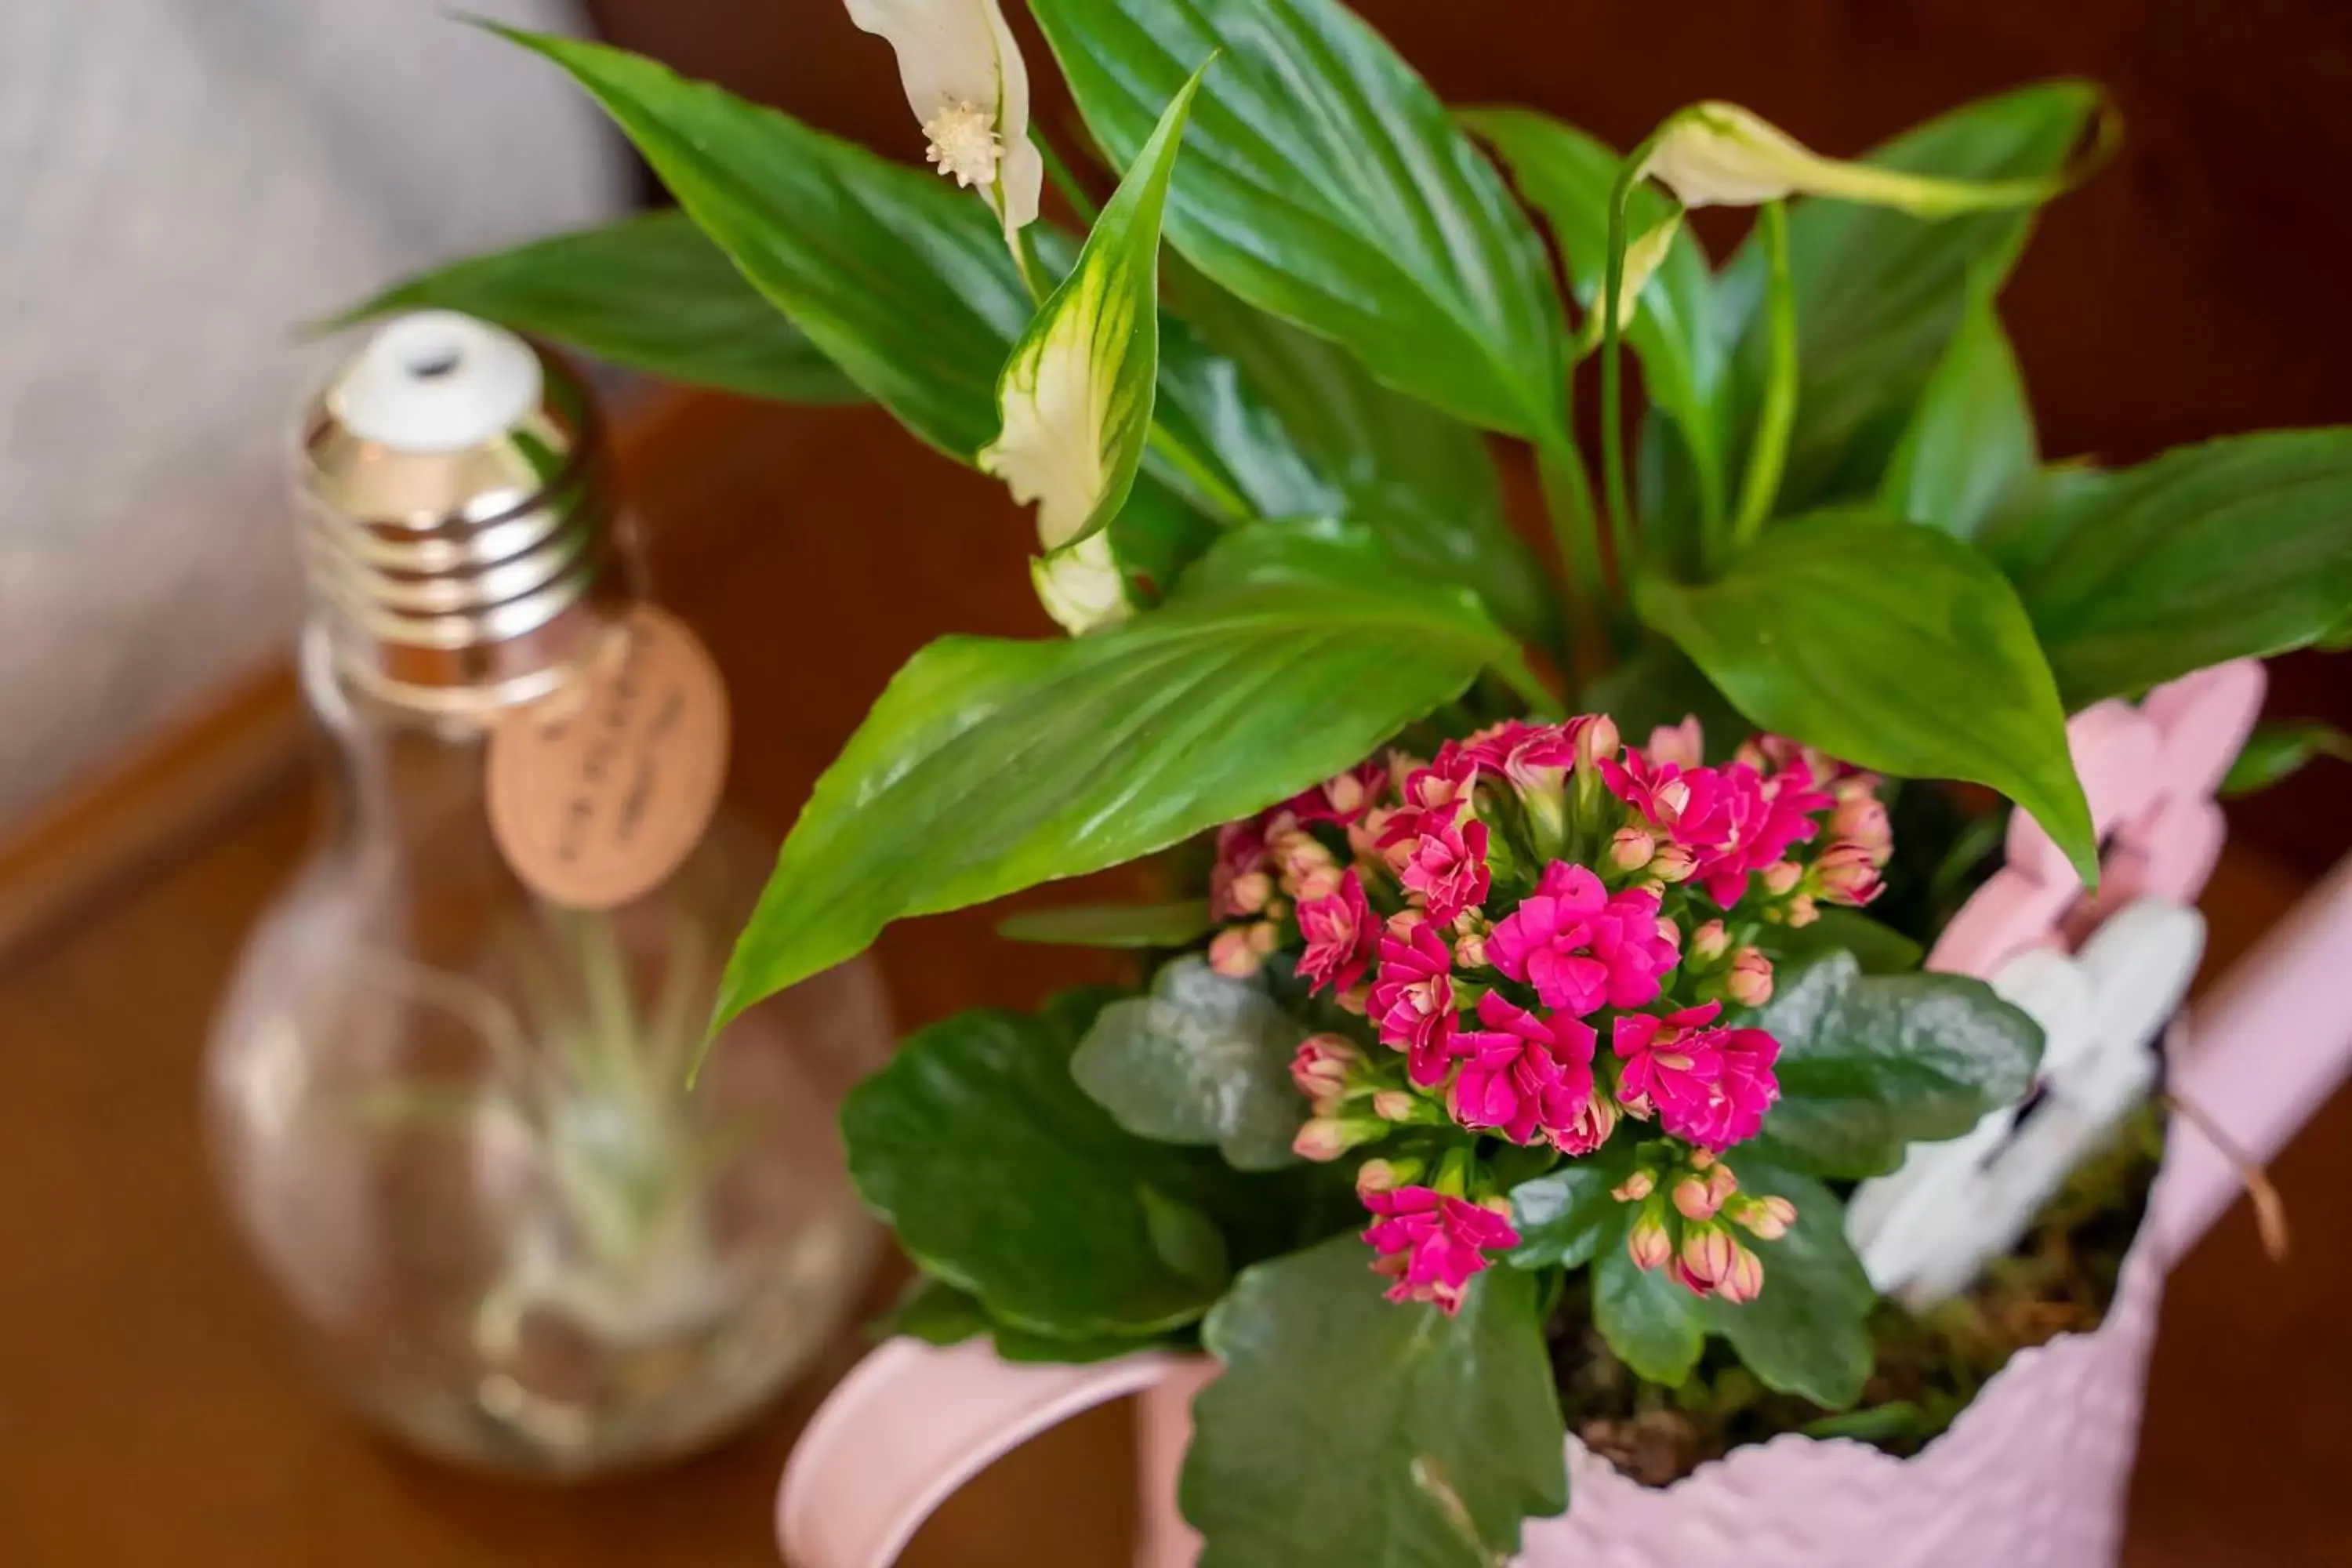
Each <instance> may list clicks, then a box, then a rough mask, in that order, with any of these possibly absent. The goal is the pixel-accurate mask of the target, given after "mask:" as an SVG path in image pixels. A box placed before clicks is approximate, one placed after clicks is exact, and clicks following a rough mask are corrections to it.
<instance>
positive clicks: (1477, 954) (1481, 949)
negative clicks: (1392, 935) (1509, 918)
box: [1405, 910, 1495, 969]
mask: <svg viewBox="0 0 2352 1568" xmlns="http://www.w3.org/2000/svg"><path fill="white" fill-rule="evenodd" d="M1494 929H1495V927H1494V923H1493V922H1492V921H1489V920H1487V919H1486V916H1485V915H1483V914H1481V913H1479V912H1478V911H1477V910H1463V911H1462V912H1461V913H1460V914H1459V915H1457V916H1455V917H1454V963H1456V964H1458V965H1460V966H1461V967H1462V968H1464V969H1484V968H1486V938H1487V937H1488V936H1489V935H1490V934H1492V933H1493V931H1494ZM1405 940H1406V941H1407V942H1410V941H1412V937H1411V936H1410V935H1408V936H1407V937H1406V938H1405Z"/></svg>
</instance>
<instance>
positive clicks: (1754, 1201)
mask: <svg viewBox="0 0 2352 1568" xmlns="http://www.w3.org/2000/svg"><path fill="white" fill-rule="evenodd" d="M1733 1206H1734V1207H1735V1208H1736V1209H1737V1211H1738V1212H1736V1213H1734V1214H1733V1215H1732V1216H1731V1217H1732V1220H1733V1222H1734V1223H1735V1224H1737V1225H1738V1226H1741V1227H1742V1228H1743V1229H1745V1230H1747V1231H1748V1234H1750V1235H1751V1236H1754V1237H1756V1238H1757V1239H1758V1240H1759V1241H1778V1240H1780V1238H1781V1237H1784V1236H1786V1235H1788V1234H1789V1227H1790V1226H1792V1225H1794V1224H1796V1223H1797V1205H1794V1204H1792V1203H1790V1201H1789V1200H1788V1199H1786V1198H1780V1197H1770V1198H1749V1199H1748V1201H1747V1202H1745V1203H1741V1204H1738V1205H1733Z"/></svg>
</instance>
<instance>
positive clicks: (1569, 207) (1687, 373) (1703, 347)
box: [1459, 108, 1730, 511]
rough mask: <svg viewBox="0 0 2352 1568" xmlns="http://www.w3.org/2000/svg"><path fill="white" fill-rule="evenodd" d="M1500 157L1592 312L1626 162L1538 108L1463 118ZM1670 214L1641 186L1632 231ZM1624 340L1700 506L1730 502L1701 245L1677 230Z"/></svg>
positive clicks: (1709, 280)
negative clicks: (1671, 428)
mask: <svg viewBox="0 0 2352 1568" xmlns="http://www.w3.org/2000/svg"><path fill="white" fill-rule="evenodd" d="M1459 118H1460V119H1461V121H1462V122H1463V123H1464V124H1465V125H1466V126H1468V127H1469V129H1470V131H1471V132H1472V133H1474V134H1475V135H1476V136H1477V137H1478V138H1479V139H1480V140H1482V141H1484V142H1486V143H1487V144H1488V145H1490V146H1492V147H1493V148H1494V149H1495V152H1496V154H1497V155H1499V156H1500V157H1501V159H1502V160H1503V163H1504V166H1505V167H1507V169H1509V170H1510V172H1511V177H1512V179H1513V180H1514V181H1516V182H1517V184H1518V187H1519V190H1520V191H1521V193H1522V194H1524V195H1526V197H1527V199H1528V203H1529V205H1532V206H1533V207H1534V208H1535V209H1536V210H1537V211H1538V213H1541V214H1542V215H1543V217H1544V221H1545V222H1547V223H1549V225H1550V226H1551V230H1552V235H1553V237H1554V238H1555V239H1557V240H1558V241H1559V249H1560V254H1561V255H1562V256H1563V257H1564V258H1566V260H1567V262H1568V268H1569V273H1570V278H1571V279H1573V280H1574V283H1575V286H1576V297H1577V300H1578V301H1579V302H1580V303H1581V304H1582V305H1584V306H1585V307H1586V309H1588V310H1590V309H1591V308H1592V305H1593V302H1594V301H1595V300H1598V299H1599V298H1600V296H1601V278H1602V274H1603V272H1604V271H1605V270H1606V268H1607V264H1608V259H1609V202H1610V195H1611V192H1612V189H1613V187H1614V186H1615V184H1616V181H1617V174H1618V171H1619V169H1620V167H1621V166H1622V159H1621V158H1620V156H1619V155H1618V154H1617V153H1615V152H1613V151H1612V150H1611V149H1610V148H1609V147H1608V146H1607V145H1606V144H1605V143H1603V142H1599V141H1597V140H1595V139H1594V138H1592V137H1591V136H1588V135H1586V134H1585V133H1584V132H1581V131H1579V130H1577V129H1576V128H1575V127H1574V126H1572V125H1569V124H1567V123H1566V122H1564V121H1559V120H1555V119H1553V118H1552V117H1551V116H1550V115H1548V114H1544V113H1542V112H1540V111H1538V110H1532V109H1517V108H1495V109H1469V110H1461V111H1460V112H1459ZM1672 210H1673V209H1672V208H1671V206H1670V204H1669V203H1668V202H1667V200H1666V198H1665V197H1664V195H1661V194H1660V193H1659V192H1658V191H1657V190H1656V189H1654V187H1652V186H1649V185H1646V184H1644V185H1642V186H1639V187H1637V188H1636V189H1635V190H1634V192H1633V200H1632V203H1631V205H1629V206H1628V208H1627V211H1626V221H1627V232H1628V233H1631V234H1634V235H1641V234H1645V233H1648V232H1651V231H1653V230H1654V228H1655V227H1656V226H1657V225H1658V224H1659V223H1660V222H1662V221H1664V219H1665V218H1666V217H1667V216H1668V214H1669V213H1670V212H1671V211H1672ZM1631 305H1632V311H1633V313H1632V316H1631V319H1630V320H1629V321H1627V322H1626V323H1625V329H1624V331H1625V342H1627V343H1628V344H1629V345H1630V346H1631V347H1632V348H1633V353H1635V354H1636V355H1637V356H1639V358H1640V360H1641V362H1642V374H1643V382H1644V384H1645V386H1646V389H1647V391H1648V394H1649V398H1650V405H1651V406H1652V407H1653V408H1655V409H1656V410H1658V411H1659V412H1660V413H1662V414H1664V416H1667V417H1669V418H1671V419H1672V420H1674V422H1675V425H1676V426H1678V428H1679V430H1680V432H1681V437H1682V441H1683V447H1684V450H1685V452H1686V453H1687V454H1688V456H1689V458H1690V461H1691V465H1692V468H1694V469H1695V470H1696V474H1697V476H1698V480H1699V484H1700V487H1701V495H1702V498H1703V503H1704V504H1705V505H1706V507H1708V508H1711V509H1713V510H1718V511H1719V510H1721V508H1722V506H1723V504H1724V495H1725V490H1724V486H1725V468H1724V464H1725V448H1726V447H1727V445H1728V442H1729V429H1728V426H1727V421H1728V419H1729V415H1730V399H1729V395H1728V388H1729V384H1730V378H1729V374H1728V371H1729V366H1730V355H1729V353H1728V351H1727V346H1726V345H1725V342H1724V341H1723V339H1722V336H1721V334H1720V333H1719V331H1717V321H1716V302H1715V279H1714V276H1713V274H1711V273H1710V272H1709V271H1708V270H1707V264H1706V252H1705V251H1703V250H1702V249H1701V248H1700V247H1699V243H1698V238H1697V237H1696V236H1695V235H1693V234H1691V233H1690V232H1689V231H1688V230H1687V229H1682V230H1680V231H1678V232H1677V233H1676V234H1675V239H1674V243H1673V245H1672V246H1671V247H1669V248H1668V249H1667V251H1666V255H1665V259H1664V263H1663V265H1661V266H1660V267H1659V268H1658V269H1657V270H1656V271H1655V272H1654V273H1653V274H1652V275H1651V277H1650V279H1649V281H1648V283H1647V284H1646V286H1644V287H1643V289H1641V290H1640V291H1639V293H1638V294H1634V295H1633V296H1632V300H1631Z"/></svg>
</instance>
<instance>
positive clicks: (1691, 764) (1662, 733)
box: [1643, 713, 1706, 768]
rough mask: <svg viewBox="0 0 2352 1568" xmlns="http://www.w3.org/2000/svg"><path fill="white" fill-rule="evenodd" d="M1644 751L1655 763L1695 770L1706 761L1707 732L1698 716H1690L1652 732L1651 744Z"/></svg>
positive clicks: (1662, 725) (1663, 725) (1694, 714)
mask: <svg viewBox="0 0 2352 1568" xmlns="http://www.w3.org/2000/svg"><path fill="white" fill-rule="evenodd" d="M1643 750H1644V751H1646V752H1649V753H1650V760H1651V761H1652V762H1654V763H1673V764H1674V765H1675V766H1676V767H1678V768H1695V767H1697V766H1698V765H1699V764H1700V763H1704V762H1705V761H1706V731H1705V730H1704V729H1702V728H1701V727H1700V725H1699V721H1698V715H1697V714H1696V713H1693V714H1689V715H1687V716H1686V717H1685V719H1684V720H1683V721H1682V722H1681V723H1679V724H1661V725H1659V726H1658V727H1657V728H1656V729H1654V730H1653V731H1650V743H1649V744H1648V745H1647V746H1645V747H1643Z"/></svg>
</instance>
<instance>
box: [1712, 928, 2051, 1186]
mask: <svg viewBox="0 0 2352 1568" xmlns="http://www.w3.org/2000/svg"><path fill="white" fill-rule="evenodd" d="M1740 1021H1741V1022H1742V1023H1744V1024H1747V1025H1750V1026H1754V1027H1756V1028H1759V1029H1766V1030H1769V1031H1770V1033H1771V1035H1772V1037H1773V1038H1775V1039H1777V1040H1779V1041H1780V1059H1779V1060H1778V1061H1777V1062H1776V1063H1775V1064H1774V1067H1773V1071H1774V1072H1775V1073H1776V1074H1777V1075H1778V1076H1779V1078H1780V1103H1778V1104H1776V1105H1775V1106H1773V1107H1772V1110H1771V1112H1770V1114H1769V1115H1768V1116H1766V1117H1765V1119H1764V1131H1763V1132H1762V1133H1761V1134H1759V1137H1758V1138H1757V1140H1756V1142H1755V1143H1754V1144H1753V1147H1754V1148H1755V1150H1756V1151H1757V1152H1758V1153H1759V1155H1760V1156H1761V1157H1763V1158H1765V1159H1768V1160H1772V1161H1777V1162H1779V1163H1782V1164H1785V1165H1790V1166H1792V1167H1794V1168H1795V1169H1798V1170H1801V1171H1809V1172H1811V1173H1814V1174H1816V1175H1822V1176H1838V1177H1859V1176H1871V1175H1876V1174H1878V1173H1881V1172H1884V1171H1891V1170H1893V1169H1894V1168H1895V1166H1896V1165H1898V1164H1900V1163H1902V1160H1903V1152H1904V1150H1905V1149H1906V1147H1907V1146H1908V1145H1910V1144H1912V1143H1915V1142H1941V1141H1942V1140H1944V1139H1947V1138H1957V1137H1958V1136H1959V1135H1960V1134H1961V1133H1963V1132H1966V1131H1969V1129H1970V1128H1971V1127H1974V1126H1975V1125H1976V1124H1977V1122H1978V1121H1979V1119H1980V1118H1981V1117H1983V1115H1984V1114H1985V1113H1986V1112H1987V1111H1989V1110H1993V1109H1995V1108H1996V1107H1999V1106H2003V1105H2014V1104H2016V1103H2017V1102H2018V1101H2020V1100H2023V1099H2024V1098H2025V1095H2026V1092H2027V1091H2028V1090H2029V1089H2032V1087H2033V1075H2034V1071H2035V1069H2036V1068H2038V1067H2039V1066H2040V1065H2041V1061H2042V1028H2041V1026H2039V1025H2037V1024H2036V1023H2034V1021H2033V1020H2032V1017H2030V1016H2027V1015H2026V1014H2025V1013H2024V1012H2022V1011H2021V1010H2020V1009H2019V1008H2017V1007H2014V1006H2011V1005H2010V1004H2009V1003H2007V1002H2004V1001H2002V1000H2001V999H2000V997H1999V996H1997V995H1995V994H1993V990H1992V987H1991V986H1990V985H1987V984H1985V983H1984V982H1983V981H1981V980H1976V979H1971V978H1969V976H1966V975H1960V974H1925V973H1913V974H1878V975H1865V974H1864V973H1863V972H1862V966H1861V964H1860V963H1857V962H1855V959H1854V957H1853V954H1852V953H1849V952H1830V953H1825V954H1823V955H1822V956H1821V957H1819V958H1816V959H1813V960H1811V961H1810V962H1807V963H1792V964H1790V965H1788V966H1787V967H1785V968H1783V969H1782V970H1780V973H1778V974H1776V975H1775V976H1774V977H1773V984H1772V999H1771V1000H1770V1001H1769V1002H1768V1003H1766V1004H1765V1005H1763V1006H1761V1007H1759V1008H1756V1009H1753V1010H1752V1011H1750V1012H1749V1013H1748V1014H1747V1015H1746V1016H1744V1017H1743V1018H1742V1019H1741V1020H1740ZM1741 1168H1742V1169H1743V1171H1744V1170H1745V1168H1746V1167H1745V1164H1744V1163H1743V1164H1742V1166H1741Z"/></svg>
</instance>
